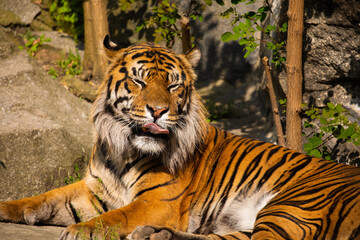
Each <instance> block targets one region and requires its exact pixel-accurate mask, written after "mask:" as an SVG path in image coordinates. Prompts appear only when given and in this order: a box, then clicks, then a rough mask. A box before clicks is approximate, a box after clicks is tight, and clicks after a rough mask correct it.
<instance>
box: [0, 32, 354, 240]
mask: <svg viewBox="0 0 360 240" xmlns="http://www.w3.org/2000/svg"><path fill="white" fill-rule="evenodd" d="M104 45H105V51H106V54H107V56H108V57H109V59H110V61H111V64H110V66H109V69H108V72H107V74H106V77H105V80H104V82H103V84H102V86H101V87H100V90H99V96H98V98H97V100H96V102H95V103H94V110H93V122H94V125H95V130H96V133H97V136H96V143H95V145H94V148H93V153H92V158H91V160H90V162H89V166H88V170H87V174H86V177H85V178H84V179H83V180H81V181H79V182H77V183H74V184H70V185H68V186H65V187H62V188H58V189H54V190H52V191H49V192H47V193H44V194H42V195H39V196H35V197H30V198H25V199H21V200H16V201H9V202H2V203H0V220H2V221H10V222H19V223H27V224H36V223H41V224H55V225H64V226H68V227H67V228H66V229H65V230H64V231H63V233H62V234H61V236H60V238H61V239H76V238H78V239H80V238H82V237H84V236H85V237H88V238H96V237H103V238H105V239H107V238H110V234H112V233H114V232H115V233H116V234H117V235H118V236H120V237H121V238H127V239H136V240H140V239H183V240H190V239H198V240H206V239H360V218H359V216H360V169H359V168H357V167H352V166H345V165H340V164H336V163H332V162H330V161H326V160H322V159H318V158H313V157H309V156H307V155H304V154H301V153H298V152H295V151H292V150H289V149H286V148H283V147H280V146H276V145H273V144H270V143H265V142H261V141H256V140H251V139H247V138H242V137H239V136H235V135H232V134H230V133H228V132H226V131H223V130H219V129H217V128H215V127H213V126H211V125H210V124H208V123H207V122H206V118H205V111H204V109H203V105H202V104H201V102H200V98H199V96H198V95H197V93H196V92H195V89H194V81H195V78H196V75H195V74H194V71H193V69H192V67H193V66H194V65H196V64H197V62H198V60H199V58H200V53H199V51H198V50H197V49H194V50H192V51H191V52H190V53H188V54H187V55H176V54H175V53H173V52H172V51H170V50H167V49H165V48H162V47H160V46H157V45H153V44H140V45H134V46H131V47H129V48H126V49H118V48H117V46H115V45H113V43H111V42H110V40H109V38H108V37H107V38H105V40H104ZM99 226H100V227H99ZM143 226H145V227H143Z"/></svg>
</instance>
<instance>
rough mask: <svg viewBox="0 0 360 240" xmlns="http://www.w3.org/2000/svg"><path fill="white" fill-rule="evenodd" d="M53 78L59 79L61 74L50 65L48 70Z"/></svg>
mask: <svg viewBox="0 0 360 240" xmlns="http://www.w3.org/2000/svg"><path fill="white" fill-rule="evenodd" d="M47 73H48V74H49V75H50V76H51V77H52V78H53V79H57V78H58V77H59V74H58V73H57V72H56V71H55V69H54V68H53V67H50V70H49V71H48V72H47Z"/></svg>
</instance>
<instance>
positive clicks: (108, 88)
mask: <svg viewBox="0 0 360 240" xmlns="http://www.w3.org/2000/svg"><path fill="white" fill-rule="evenodd" d="M112 80H113V75H110V77H109V80H108V85H107V93H106V99H109V98H110V93H111V91H110V87H111V83H112Z"/></svg>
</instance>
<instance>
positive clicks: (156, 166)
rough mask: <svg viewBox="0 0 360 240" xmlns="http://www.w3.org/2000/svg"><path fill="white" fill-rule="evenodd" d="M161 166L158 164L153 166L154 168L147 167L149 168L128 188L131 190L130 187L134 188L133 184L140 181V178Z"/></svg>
mask: <svg viewBox="0 0 360 240" xmlns="http://www.w3.org/2000/svg"><path fill="white" fill-rule="evenodd" d="M161 166H163V164H162V163H159V164H156V165H154V166H151V167H149V168H148V169H146V170H145V171H142V172H141V174H140V175H139V176H138V177H137V178H136V180H135V181H134V182H132V183H131V184H130V187H129V188H132V186H134V184H135V183H137V182H138V181H139V179H140V178H141V177H142V176H144V175H145V174H147V173H148V172H149V171H151V170H153V169H155V168H158V167H161Z"/></svg>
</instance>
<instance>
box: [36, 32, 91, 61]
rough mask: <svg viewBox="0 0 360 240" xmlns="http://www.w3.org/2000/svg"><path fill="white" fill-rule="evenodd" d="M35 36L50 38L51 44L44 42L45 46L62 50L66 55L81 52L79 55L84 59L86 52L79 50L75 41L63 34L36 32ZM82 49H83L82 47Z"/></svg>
mask: <svg viewBox="0 0 360 240" xmlns="http://www.w3.org/2000/svg"><path fill="white" fill-rule="evenodd" d="M34 34H36V35H38V36H41V35H44V38H50V39H51V41H50V42H44V46H45V47H46V46H50V47H52V48H55V49H59V50H61V52H62V53H63V54H64V55H65V54H67V53H69V52H70V51H71V52H72V53H73V54H74V55H76V54H77V52H79V55H80V57H81V59H83V57H84V51H83V50H79V48H78V47H77V46H76V44H75V42H74V39H73V38H72V37H71V36H70V35H68V34H66V33H62V32H56V31H36V32H34ZM80 48H82V47H80Z"/></svg>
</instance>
